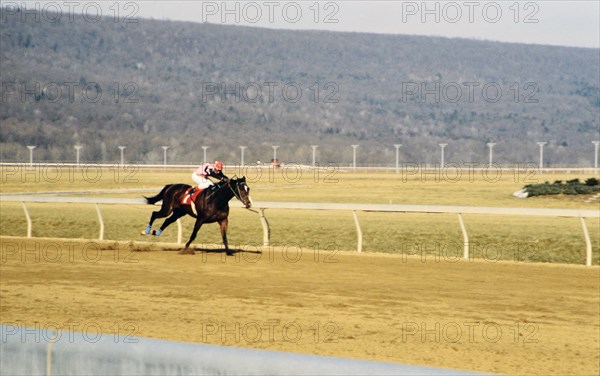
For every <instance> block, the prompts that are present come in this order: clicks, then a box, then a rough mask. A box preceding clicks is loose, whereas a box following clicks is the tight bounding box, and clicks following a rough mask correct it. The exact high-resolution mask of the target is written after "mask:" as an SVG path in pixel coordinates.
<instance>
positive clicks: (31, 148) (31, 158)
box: [27, 145, 36, 166]
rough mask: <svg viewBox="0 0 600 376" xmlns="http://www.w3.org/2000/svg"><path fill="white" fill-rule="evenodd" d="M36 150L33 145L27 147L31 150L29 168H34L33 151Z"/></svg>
mask: <svg viewBox="0 0 600 376" xmlns="http://www.w3.org/2000/svg"><path fill="white" fill-rule="evenodd" d="M35 148H36V146H33V145H29V146H27V149H29V166H33V149H35Z"/></svg>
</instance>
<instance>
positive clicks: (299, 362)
mask: <svg viewBox="0 0 600 376" xmlns="http://www.w3.org/2000/svg"><path fill="white" fill-rule="evenodd" d="M0 331H1V336H2V343H1V346H0V374H2V375H28V376H33V375H47V376H50V375H161V376H169V375H178V376H180V375H473V374H475V373H472V372H471V373H468V372H464V371H457V370H444V369H437V368H429V367H418V366H407V365H402V364H395V363H384V362H374V361H365V360H354V359H344V358H335V357H325V356H317V355H303V354H292V353H285V352H279V351H267V350H253V349H242V348H235V347H225V346H212V345H204V344H191V343H183V342H172V341H163V340H154V339H148V338H139V337H132V336H129V335H125V334H124V333H118V332H111V333H76V332H66V331H62V330H60V329H54V330H52V329H44V328H25V327H22V326H17V325H2V326H0Z"/></svg>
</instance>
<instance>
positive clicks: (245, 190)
mask: <svg viewBox="0 0 600 376" xmlns="http://www.w3.org/2000/svg"><path fill="white" fill-rule="evenodd" d="M230 183H231V189H232V190H233V193H234V194H235V196H236V197H237V198H238V199H239V200H240V201H241V202H242V204H244V206H245V207H246V208H247V209H249V208H250V207H251V206H252V199H251V198H250V187H248V185H247V184H246V177H245V176H242V177H241V178H237V179H236V178H233V179H231V180H230Z"/></svg>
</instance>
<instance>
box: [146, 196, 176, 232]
mask: <svg viewBox="0 0 600 376" xmlns="http://www.w3.org/2000/svg"><path fill="white" fill-rule="evenodd" d="M172 211H173V210H172V208H171V205H170V203H168V202H165V201H163V204H162V206H161V207H160V210H157V211H154V212H152V216H151V217H150V222H149V223H148V227H146V231H144V233H145V234H146V235H148V234H149V233H150V231H151V230H152V223H154V221H155V220H157V219H158V218H164V217H166V216H168V215H169V214H171V212H172Z"/></svg>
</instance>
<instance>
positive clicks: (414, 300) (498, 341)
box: [0, 237, 600, 375]
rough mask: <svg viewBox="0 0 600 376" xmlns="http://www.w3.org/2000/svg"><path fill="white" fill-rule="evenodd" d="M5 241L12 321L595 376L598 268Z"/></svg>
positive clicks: (5, 312) (5, 316) (4, 306)
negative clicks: (184, 251) (184, 252)
mask: <svg viewBox="0 0 600 376" xmlns="http://www.w3.org/2000/svg"><path fill="white" fill-rule="evenodd" d="M1 242H2V247H1V249H2V254H1V257H2V259H1V260H2V261H1V264H0V282H1V289H0V298H1V307H0V308H1V309H0V316H1V321H2V323H4V324H14V323H17V324H21V325H26V326H30V327H42V328H43V327H48V326H56V324H58V325H60V326H62V327H63V328H65V329H75V330H78V331H82V330H89V331H100V332H101V333H102V334H103V335H112V336H114V335H115V334H118V335H119V337H118V338H119V339H120V340H123V339H124V338H127V336H128V335H135V336H146V337H153V338H161V339H170V340H177V341H186V342H204V343H211V344H217V345H228V346H238V347H252V348H260V349H274V350H283V351H290V352H299V353H311V354H319V355H335V356H341V357H349V358H360V359H370V360H381V361H391V362H399V363H406V364H417V365H427V366H435V367H444V368H454V369H465V370H474V371H483V372H492V373H504V374H548V375H550V374H554V375H567V374H569V375H574V374H577V375H584V374H585V375H597V374H598V373H599V368H598V367H599V366H598V364H599V361H600V360H599V351H600V344H599V337H600V322H599V320H600V308H599V295H600V286H599V283H600V279H599V276H600V275H599V268H598V267H592V268H585V267H582V266H564V265H541V264H523V263H520V264H516V263H512V262H506V263H491V262H485V261H475V262H468V261H458V262H448V261H443V260H442V261H441V262H437V263H436V262H435V260H434V259H433V257H431V258H429V259H426V260H425V262H422V260H421V258H418V257H414V258H402V257H401V256H392V255H384V254H362V255H358V254H354V253H341V252H338V253H334V252H333V251H323V250H321V251H319V252H315V251H314V250H307V249H304V250H301V251H298V249H295V248H293V247H289V248H287V249H281V248H275V249H271V250H265V251H264V252H263V253H262V254H257V253H252V252H239V253H236V254H235V256H230V257H227V256H225V255H223V254H220V253H213V252H210V253H206V252H196V255H193V256H190V255H186V256H183V255H178V254H177V253H176V252H166V251H160V250H157V249H156V248H154V250H152V249H150V250H149V251H133V250H132V249H131V248H129V247H127V246H126V245H125V244H124V243H121V244H120V245H118V246H114V245H112V246H110V245H109V244H114V243H108V242H107V243H91V242H87V241H83V240H64V241H63V240H53V241H52V243H53V244H54V248H52V247H50V246H49V245H48V244H50V241H48V240H24V239H21V238H10V237H2V238H1ZM36 242H37V246H36ZM71 243H72V244H71ZM100 244H101V245H100ZM36 247H37V248H36ZM98 249H103V250H102V251H98ZM290 372H291V373H293V370H290Z"/></svg>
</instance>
